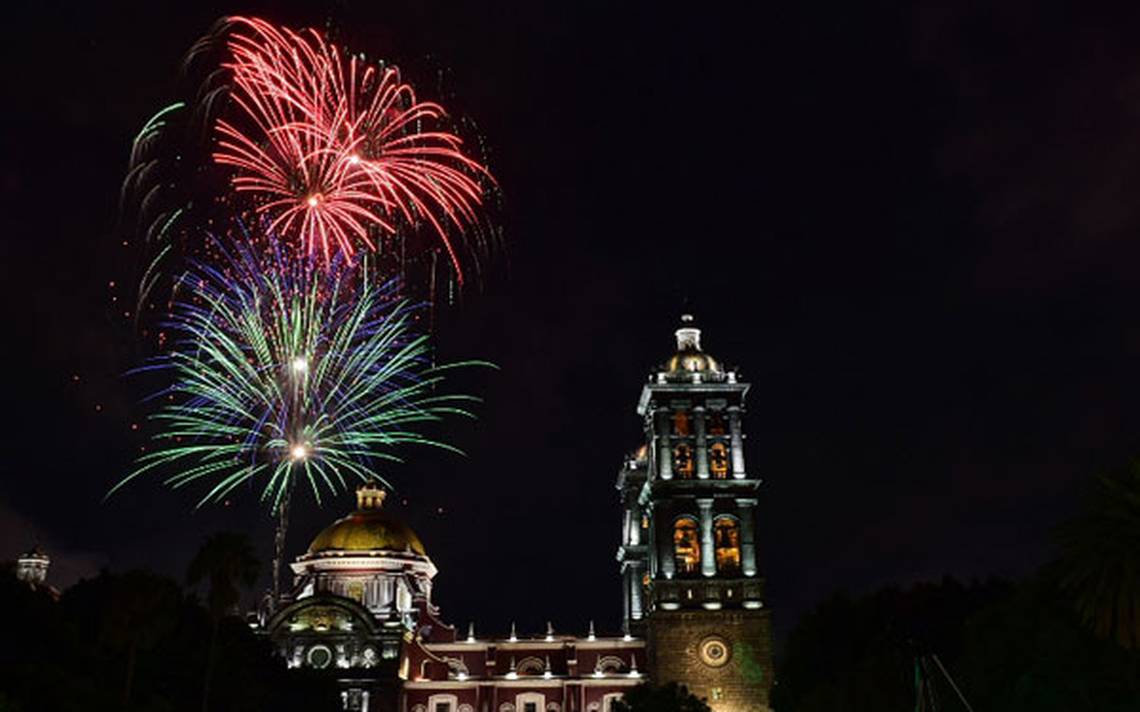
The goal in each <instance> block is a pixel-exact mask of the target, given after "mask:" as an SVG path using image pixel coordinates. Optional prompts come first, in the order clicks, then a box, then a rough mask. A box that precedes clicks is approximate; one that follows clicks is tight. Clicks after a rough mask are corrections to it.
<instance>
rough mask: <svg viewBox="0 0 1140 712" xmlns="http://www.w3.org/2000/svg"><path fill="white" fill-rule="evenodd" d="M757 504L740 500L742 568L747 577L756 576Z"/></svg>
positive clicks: (752, 501)
mask: <svg viewBox="0 0 1140 712" xmlns="http://www.w3.org/2000/svg"><path fill="white" fill-rule="evenodd" d="M756 504H757V500H755V499H738V500H736V506H737V508H738V512H739V514H740V568H741V570H742V571H743V572H744V575H745V576H755V575H756Z"/></svg>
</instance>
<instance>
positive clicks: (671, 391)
mask: <svg viewBox="0 0 1140 712" xmlns="http://www.w3.org/2000/svg"><path fill="white" fill-rule="evenodd" d="M676 335H677V351H676V353H675V354H674V355H673V356H672V357H671V358H670V359H669V360H668V361H667V362H666V363H665V364H664V365H662V366H661V367H660V368H659V369H658V370H657V371H656V372H654V373H653V374H651V375H650V377H649V381H648V383H646V385H645V386H644V388H642V391H641V398H640V401H639V403H638V406H637V412H638V414H639V415H641V416H642V417H643V418H644V419H645V434H646V448H645V449H644V450H643V451H641V452H640V453H638V454H637V455H634V456H631V457H630V458H629V459H627V461H626V464H625V466H624V467H623V469H622V471H621V474H620V475H619V478H618V488H619V490H620V491H621V493H622V501H623V509H624V512H623V514H624V521H623V539H622V545H621V547H620V548H619V550H618V560H619V561H620V562H621V566H622V571H623V583H624V593H625V611H626V624H627V626H628V627H629V629H630V630H631V631H633V632H640V631H641V630H644V631H645V633H646V636H647V643H648V646H647V648H648V650H647V654H648V656H649V660H648V664H649V670H648V672H649V675H650V677H651V679H652V680H653V681H654V682H655V683H657V684H663V683H667V682H671V681H676V682H681V683H683V684H685V685H687V686H688V687H689V689H690V690H691V691H692V692H694V693H695V694H697V695H698V696H700V697H704V698H707V700H708V703H709V705H710V706H711V707H712V708H713V709H714V710H715V711H716V712H744V711H746V710H747V711H757V712H759V711H763V710H767V709H768V693H769V691H770V689H771V684H772V650H771V647H772V646H771V626H770V618H769V612H768V610H767V609H766V608H765V607H764V580H763V578H761V577H760V573H759V568H758V566H757V557H756V535H755V531H756V526H755V524H756V503H757V499H756V497H757V491H758V489H759V487H760V478H759V477H758V476H757V475H756V474H755V473H753V472H749V471H748V469H747V468H746V466H745V459H744V432H743V426H742V420H741V416H742V414H743V410H744V398H745V395H746V394H747V392H748V384H747V383H742V382H741V381H740V380H739V378H738V374H737V373H736V372H735V371H730V370H726V369H724V368H723V366H722V365H721V364H720V363H719V362H718V361H717V360H716V359H714V358H713V357H712V356H710V355H709V354H707V353H705V352H704V351H703V350H702V349H701V343H700V336H701V332H700V330H699V329H697V328H696V327H695V325H694V324H693V319H692V317H691V316H688V315H686V316H684V317H682V324H681V328H679V329H677V332H676Z"/></svg>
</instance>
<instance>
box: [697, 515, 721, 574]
mask: <svg viewBox="0 0 1140 712" xmlns="http://www.w3.org/2000/svg"><path fill="white" fill-rule="evenodd" d="M697 506H698V507H700V509H701V573H702V574H704V575H705V576H716V549H715V546H714V544H713V515H712V506H713V501H712V498H711V497H709V498H701V499H698V500H697Z"/></svg>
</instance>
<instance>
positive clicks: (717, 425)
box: [708, 413, 728, 435]
mask: <svg viewBox="0 0 1140 712" xmlns="http://www.w3.org/2000/svg"><path fill="white" fill-rule="evenodd" d="M726 432H728V431H727V428H726V427H725V424H724V414H723V413H713V414H712V415H710V416H709V429H708V433H709V435H724V434H725V433H726Z"/></svg>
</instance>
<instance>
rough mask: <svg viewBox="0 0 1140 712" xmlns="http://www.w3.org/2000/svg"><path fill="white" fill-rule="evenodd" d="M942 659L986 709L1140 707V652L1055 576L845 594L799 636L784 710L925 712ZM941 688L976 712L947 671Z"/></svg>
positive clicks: (780, 692) (792, 641)
mask: <svg viewBox="0 0 1140 712" xmlns="http://www.w3.org/2000/svg"><path fill="white" fill-rule="evenodd" d="M933 655H937V656H938V658H939V659H940V660H941V661H942V662H943V663H944V664H945V666H946V668H947V670H948V671H949V672H950V674H951V675H952V676H953V677H954V679H955V682H956V683H957V684H958V686H959V687H960V688H961V690H962V692H963V693H964V694H965V696H966V699H967V700H968V701H969V702H970V704H971V705H972V706H973V707H974V709H976V710H983V709H993V710H998V709H1000V710H1003V712H1020V711H1021V710H1025V711H1026V712H1029V711H1030V710H1032V711H1033V712H1042V711H1048V710H1054V709H1055V710H1097V711H1098V712H1125V710H1133V711H1135V710H1140V655H1137V654H1136V653H1133V652H1129V651H1126V650H1124V649H1123V648H1121V647H1119V646H1116V645H1114V644H1112V643H1111V642H1106V641H1103V640H1100V639H1098V638H1096V637H1095V636H1093V635H1092V634H1091V633H1089V632H1088V631H1087V630H1086V629H1085V628H1084V627H1083V626H1082V625H1081V624H1080V621H1079V620H1078V618H1077V616H1076V614H1075V613H1074V612H1073V610H1072V606H1071V605H1070V603H1069V602H1068V601H1067V600H1065V598H1064V596H1063V595H1062V594H1061V593H1060V592H1059V591H1058V590H1057V589H1056V587H1054V586H1053V585H1052V584H1050V583H1049V582H1048V580H1047V579H1046V578H1045V577H1044V576H1038V577H1032V578H1030V579H1029V580H1027V581H1025V582H1022V583H1019V584H1016V585H1012V584H1004V583H997V582H988V583H984V584H976V583H975V584H971V585H968V586H964V585H962V584H960V583H958V582H956V581H954V580H952V579H944V580H943V581H942V582H941V583H938V584H932V583H924V584H919V585H916V586H914V587H913V588H911V589H908V590H901V589H898V588H888V589H884V590H882V591H878V592H876V593H872V594H869V595H866V596H862V597H858V598H852V597H850V596H846V595H836V596H834V597H832V598H831V599H829V600H828V601H825V602H824V603H823V604H821V605H820V606H819V607H818V608H816V610H815V611H813V612H812V613H810V614H809V615H807V616H805V617H804V618H803V619H801V621H800V622H799V623H798V624H797V626H796V627H795V628H794V629H793V631H792V633H791V635H790V636H789V639H788V644H787V648H786V650H785V654H784V657H783V660H782V661H781V663H780V666H779V669H778V671H777V684H776V687H775V689H774V691H773V702H774V706H775V708H776V709H778V710H794V711H795V712H815V711H816V710H819V711H821V712H822V711H823V710H827V711H828V712H879V711H881V710H892V709H893V710H909V709H914V708H915V664H916V661H918V660H920V659H922V658H924V657H925V658H926V659H927V660H928V661H929V660H930V659H931V658H930V657H929V656H933ZM928 669H929V670H931V671H935V670H936V668H934V667H933V666H929V665H928ZM930 684H931V685H932V686H933V688H934V690H935V693H936V697H937V699H938V700H939V702H940V705H941V706H940V709H943V710H945V711H946V712H958V711H959V710H963V711H964V709H965V708H964V707H963V706H962V705H961V703H960V702H959V701H958V700H957V699H956V697H955V695H954V692H953V690H952V689H951V688H950V686H949V684H948V683H947V681H946V680H945V678H943V677H942V676H941V675H940V674H939V673H937V672H936V671H935V672H932V673H931V678H930Z"/></svg>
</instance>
